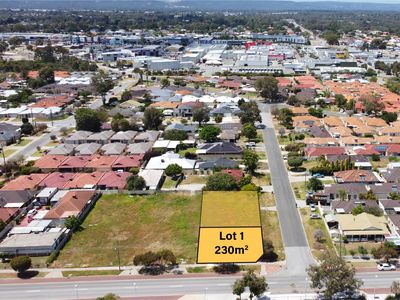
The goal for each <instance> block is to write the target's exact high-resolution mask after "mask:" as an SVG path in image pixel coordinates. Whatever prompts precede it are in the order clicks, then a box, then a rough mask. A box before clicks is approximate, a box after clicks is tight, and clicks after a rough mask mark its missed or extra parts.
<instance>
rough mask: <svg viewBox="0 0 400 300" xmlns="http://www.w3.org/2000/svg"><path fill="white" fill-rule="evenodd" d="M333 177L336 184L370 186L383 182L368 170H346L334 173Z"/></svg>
mask: <svg viewBox="0 0 400 300" xmlns="http://www.w3.org/2000/svg"><path fill="white" fill-rule="evenodd" d="M333 177H334V179H335V181H336V182H337V183H364V184H372V183H379V182H383V179H382V178H381V177H380V176H379V175H378V174H377V173H375V172H373V171H370V170H348V171H340V172H335V173H334V174H333Z"/></svg>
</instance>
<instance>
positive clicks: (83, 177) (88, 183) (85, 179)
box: [64, 172, 104, 189]
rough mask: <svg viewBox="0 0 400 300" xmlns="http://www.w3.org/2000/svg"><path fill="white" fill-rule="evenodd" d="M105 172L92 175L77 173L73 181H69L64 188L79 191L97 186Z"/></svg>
mask: <svg viewBox="0 0 400 300" xmlns="http://www.w3.org/2000/svg"><path fill="white" fill-rule="evenodd" d="M103 175H104V173H103V172H92V173H77V174H76V175H75V176H74V178H72V180H70V181H68V182H67V183H66V184H65V186H64V188H65V189H77V188H86V187H93V186H96V185H97V183H98V182H99V180H100V179H101V177H103Z"/></svg>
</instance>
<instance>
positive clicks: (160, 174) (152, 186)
mask: <svg viewBox="0 0 400 300" xmlns="http://www.w3.org/2000/svg"><path fill="white" fill-rule="evenodd" d="M138 175H139V176H140V177H142V178H143V179H144V181H145V182H146V190H150V191H155V190H158V189H159V188H160V187H161V185H162V182H163V178H164V170H140V172H139V174H138Z"/></svg>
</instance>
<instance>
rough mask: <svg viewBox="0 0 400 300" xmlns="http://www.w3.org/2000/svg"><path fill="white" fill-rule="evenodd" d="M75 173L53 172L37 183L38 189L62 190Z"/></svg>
mask: <svg viewBox="0 0 400 300" xmlns="http://www.w3.org/2000/svg"><path fill="white" fill-rule="evenodd" d="M75 175H76V173H60V172H54V173H51V174H49V176H47V177H46V178H45V179H43V180H42V181H41V182H40V183H39V187H40V188H45V187H50V188H58V189H62V188H63V187H64V186H65V185H66V184H67V183H68V182H70V181H72V179H73V178H74V176H75Z"/></svg>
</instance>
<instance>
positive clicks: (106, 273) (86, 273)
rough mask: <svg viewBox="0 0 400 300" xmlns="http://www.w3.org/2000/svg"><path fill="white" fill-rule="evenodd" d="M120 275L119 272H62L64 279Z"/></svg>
mask: <svg viewBox="0 0 400 300" xmlns="http://www.w3.org/2000/svg"><path fill="white" fill-rule="evenodd" d="M120 273H121V271H118V270H87V271H86V270H85V271H62V275H63V276H64V277H79V276H101V275H119V274H120Z"/></svg>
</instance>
